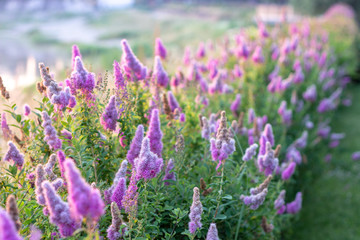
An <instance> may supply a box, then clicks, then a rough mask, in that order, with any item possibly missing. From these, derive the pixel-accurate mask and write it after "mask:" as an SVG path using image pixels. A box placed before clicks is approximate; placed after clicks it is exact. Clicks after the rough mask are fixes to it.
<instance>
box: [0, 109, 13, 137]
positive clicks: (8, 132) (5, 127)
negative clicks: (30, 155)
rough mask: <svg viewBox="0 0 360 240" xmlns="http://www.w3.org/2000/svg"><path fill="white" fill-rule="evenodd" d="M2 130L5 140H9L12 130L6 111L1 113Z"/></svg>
mask: <svg viewBox="0 0 360 240" xmlns="http://www.w3.org/2000/svg"><path fill="white" fill-rule="evenodd" d="M1 130H2V132H3V136H4V138H5V140H9V139H10V138H11V136H12V132H11V130H10V128H9V125H8V124H7V121H6V113H4V112H3V113H2V114H1Z"/></svg>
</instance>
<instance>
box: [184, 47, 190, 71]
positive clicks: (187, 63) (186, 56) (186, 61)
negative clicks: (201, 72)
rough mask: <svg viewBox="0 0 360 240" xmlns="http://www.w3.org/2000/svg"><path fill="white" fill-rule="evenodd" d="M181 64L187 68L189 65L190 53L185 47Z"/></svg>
mask: <svg viewBox="0 0 360 240" xmlns="http://www.w3.org/2000/svg"><path fill="white" fill-rule="evenodd" d="M183 63H184V65H186V66H188V65H190V63H191V51H190V47H186V48H185V51H184V56H183Z"/></svg>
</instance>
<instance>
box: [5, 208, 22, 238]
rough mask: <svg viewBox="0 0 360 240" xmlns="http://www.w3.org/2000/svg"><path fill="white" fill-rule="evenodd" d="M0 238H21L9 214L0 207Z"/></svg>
mask: <svg viewBox="0 0 360 240" xmlns="http://www.w3.org/2000/svg"><path fill="white" fill-rule="evenodd" d="M0 239H1V240H22V239H23V238H22V237H21V236H19V235H18V233H17V231H16V227H15V223H14V222H13V220H12V219H11V217H10V215H9V214H8V213H7V212H6V211H5V210H4V209H2V208H1V207H0Z"/></svg>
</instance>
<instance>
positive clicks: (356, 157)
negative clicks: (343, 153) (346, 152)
mask: <svg viewBox="0 0 360 240" xmlns="http://www.w3.org/2000/svg"><path fill="white" fill-rule="evenodd" d="M351 158H352V160H354V161H357V160H360V152H354V153H353V154H352V155H351Z"/></svg>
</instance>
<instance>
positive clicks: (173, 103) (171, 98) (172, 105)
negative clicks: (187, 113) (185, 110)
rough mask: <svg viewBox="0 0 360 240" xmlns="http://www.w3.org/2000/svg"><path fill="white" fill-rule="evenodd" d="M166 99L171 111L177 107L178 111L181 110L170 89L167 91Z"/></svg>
mask: <svg viewBox="0 0 360 240" xmlns="http://www.w3.org/2000/svg"><path fill="white" fill-rule="evenodd" d="M167 99H168V102H169V106H170V109H171V111H172V112H174V111H175V109H178V110H179V111H181V108H180V106H179V103H178V101H177V100H176V98H175V96H174V94H173V93H172V92H171V91H168V93H167Z"/></svg>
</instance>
